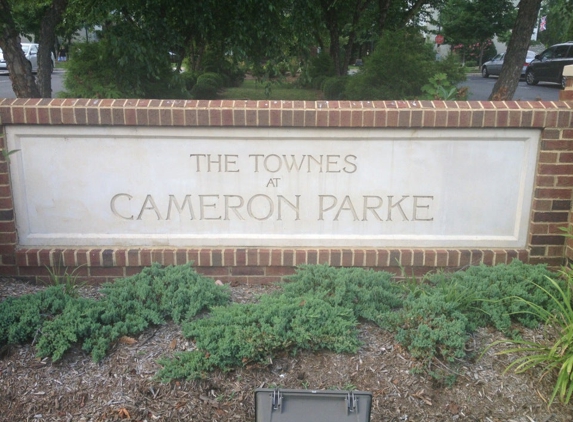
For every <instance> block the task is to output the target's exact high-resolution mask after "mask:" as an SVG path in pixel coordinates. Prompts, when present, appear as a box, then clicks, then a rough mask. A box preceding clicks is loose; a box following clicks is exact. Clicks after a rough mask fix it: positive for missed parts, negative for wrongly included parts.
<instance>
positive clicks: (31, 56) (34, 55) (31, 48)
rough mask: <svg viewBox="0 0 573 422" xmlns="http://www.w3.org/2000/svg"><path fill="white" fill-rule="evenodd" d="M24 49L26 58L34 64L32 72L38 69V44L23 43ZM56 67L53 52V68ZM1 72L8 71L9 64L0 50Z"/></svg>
mask: <svg viewBox="0 0 573 422" xmlns="http://www.w3.org/2000/svg"><path fill="white" fill-rule="evenodd" d="M22 50H23V51H24V55H25V56H26V59H28V61H29V62H30V63H31V64H32V73H36V72H37V71H38V44H32V43H23V44H22ZM53 69H54V54H52V70H53ZM0 72H8V64H7V63H6V60H5V59H4V55H3V54H2V50H0Z"/></svg>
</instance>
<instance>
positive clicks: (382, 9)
mask: <svg viewBox="0 0 573 422" xmlns="http://www.w3.org/2000/svg"><path fill="white" fill-rule="evenodd" d="M390 1H391V0H378V31H379V33H378V34H379V35H381V34H382V31H383V30H384V27H385V26H386V18H388V9H389V8H390Z"/></svg>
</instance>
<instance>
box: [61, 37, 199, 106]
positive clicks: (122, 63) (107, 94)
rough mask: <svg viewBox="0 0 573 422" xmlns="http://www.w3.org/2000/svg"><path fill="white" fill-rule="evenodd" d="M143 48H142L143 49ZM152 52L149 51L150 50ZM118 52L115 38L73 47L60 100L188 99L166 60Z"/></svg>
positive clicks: (178, 78)
mask: <svg viewBox="0 0 573 422" xmlns="http://www.w3.org/2000/svg"><path fill="white" fill-rule="evenodd" d="M142 48H143V47H142ZM149 50H150V51H152V48H151V47H149ZM136 52H139V53H141V51H140V50H139V49H138V50H137V51H135V50H134V49H131V48H126V49H121V48H120V47H119V46H118V45H117V43H116V42H115V38H111V39H108V38H103V39H102V40H100V41H99V42H93V43H82V44H76V45H75V46H74V48H73V50H72V52H71V55H70V60H69V61H68V62H67V63H66V74H65V77H64V87H65V91H64V92H62V94H61V95H62V96H63V97H74V98H188V97H189V93H188V91H187V90H186V89H185V84H184V81H183V80H182V78H180V77H179V75H178V73H177V72H175V71H173V70H172V69H171V64H170V63H169V60H168V59H167V58H166V59H165V60H164V61H163V60H161V58H160V57H158V56H157V55H156V54H155V55H152V54H151V55H147V54H136Z"/></svg>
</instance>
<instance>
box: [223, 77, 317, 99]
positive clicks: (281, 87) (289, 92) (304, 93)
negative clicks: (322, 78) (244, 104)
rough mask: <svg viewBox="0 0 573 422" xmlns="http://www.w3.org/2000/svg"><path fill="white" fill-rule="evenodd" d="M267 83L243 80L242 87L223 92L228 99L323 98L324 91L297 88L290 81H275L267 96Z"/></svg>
mask: <svg viewBox="0 0 573 422" xmlns="http://www.w3.org/2000/svg"><path fill="white" fill-rule="evenodd" d="M265 86H266V83H265V82H262V83H259V82H257V81H256V80H254V79H249V80H246V81H244V82H243V84H242V85H241V86H240V87H237V88H227V89H225V90H224V91H223V93H222V94H221V97H222V98H224V99H226V100H287V101H317V100H321V99H322V92H321V91H319V90H313V89H301V88H295V87H293V86H292V85H290V84H288V83H280V82H273V83H272V84H271V85H270V95H269V96H268V97H267V93H266V89H265Z"/></svg>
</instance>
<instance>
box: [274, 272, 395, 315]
mask: <svg viewBox="0 0 573 422" xmlns="http://www.w3.org/2000/svg"><path fill="white" fill-rule="evenodd" d="M392 278H393V275H392V274H390V273H388V272H384V271H373V270H363V269H361V268H334V267H330V266H328V265H303V266H300V267H299V268H298V269H297V271H296V273H295V274H294V275H292V276H289V277H287V281H288V282H287V283H284V284H283V285H282V287H283V290H282V292H281V294H282V295H284V296H285V297H290V298H292V299H293V300H294V299H295V298H297V297H300V296H304V295H305V294H312V295H313V296H314V297H317V298H319V299H322V300H325V301H327V302H328V303H330V304H331V305H333V306H342V307H345V308H349V309H351V310H352V312H353V313H354V315H355V316H356V318H363V319H367V320H370V321H375V322H377V321H378V320H379V319H380V318H381V317H382V316H383V315H384V314H385V313H388V312H391V311H392V310H394V309H397V308H400V307H402V304H403V296H404V290H403V288H402V287H400V285H399V284H397V283H396V282H394V281H393V280H392Z"/></svg>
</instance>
